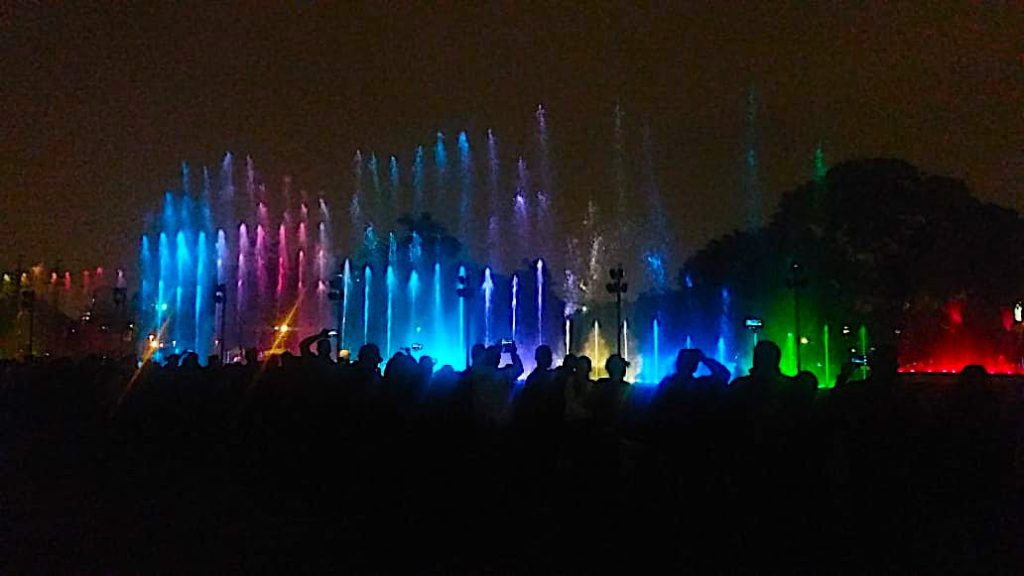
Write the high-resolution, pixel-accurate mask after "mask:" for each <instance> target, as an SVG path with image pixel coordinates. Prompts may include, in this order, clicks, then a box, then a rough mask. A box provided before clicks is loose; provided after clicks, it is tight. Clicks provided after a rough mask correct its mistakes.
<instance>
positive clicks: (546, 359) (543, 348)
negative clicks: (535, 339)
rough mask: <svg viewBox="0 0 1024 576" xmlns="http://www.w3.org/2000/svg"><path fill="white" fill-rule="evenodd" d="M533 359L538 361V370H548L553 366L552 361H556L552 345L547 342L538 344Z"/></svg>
mask: <svg viewBox="0 0 1024 576" xmlns="http://www.w3.org/2000/svg"><path fill="white" fill-rule="evenodd" d="M533 359H534V360H536V361H537V369H538V370H548V369H549V368H551V364H552V362H554V359H553V358H552V354H551V347H550V346H548V345H547V344H541V345H540V346H537V350H535V351H534V353H533Z"/></svg>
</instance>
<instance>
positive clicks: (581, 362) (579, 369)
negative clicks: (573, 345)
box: [576, 354, 594, 378]
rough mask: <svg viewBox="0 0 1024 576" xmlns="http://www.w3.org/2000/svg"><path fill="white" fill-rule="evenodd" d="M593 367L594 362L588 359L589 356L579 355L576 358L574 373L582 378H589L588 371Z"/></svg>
mask: <svg viewBox="0 0 1024 576" xmlns="http://www.w3.org/2000/svg"><path fill="white" fill-rule="evenodd" d="M593 369H594V363H593V362H591V361H590V356H587V355H585V354H584V355H581V356H579V357H578V358H576V373H577V374H579V375H580V376H581V377H583V378H590V372H591V371H592V370H593Z"/></svg>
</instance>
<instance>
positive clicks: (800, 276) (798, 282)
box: [786, 262, 807, 372]
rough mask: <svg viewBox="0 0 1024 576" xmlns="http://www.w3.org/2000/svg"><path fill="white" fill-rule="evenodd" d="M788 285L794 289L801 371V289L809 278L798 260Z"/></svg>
mask: <svg viewBox="0 0 1024 576" xmlns="http://www.w3.org/2000/svg"><path fill="white" fill-rule="evenodd" d="M786 287H788V288H789V289H790V290H792V291H793V336H794V337H795V339H796V371H797V372H799V371H800V370H801V369H802V364H801V361H800V347H801V340H800V289H801V288H806V287H807V278H805V277H804V269H803V268H802V267H801V266H800V264H799V263H798V262H793V264H792V265H790V267H789V278H787V279H786Z"/></svg>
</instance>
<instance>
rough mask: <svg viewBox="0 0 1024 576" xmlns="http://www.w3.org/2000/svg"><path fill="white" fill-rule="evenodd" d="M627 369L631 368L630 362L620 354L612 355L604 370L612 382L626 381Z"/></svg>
mask: <svg viewBox="0 0 1024 576" xmlns="http://www.w3.org/2000/svg"><path fill="white" fill-rule="evenodd" d="M626 368H629V362H627V361H626V359H625V358H623V357H622V356H619V355H618V354H612V355H611V356H609V357H608V360H606V361H605V363H604V369H605V371H607V372H608V377H609V378H611V379H612V380H622V379H624V378H625V377H626Z"/></svg>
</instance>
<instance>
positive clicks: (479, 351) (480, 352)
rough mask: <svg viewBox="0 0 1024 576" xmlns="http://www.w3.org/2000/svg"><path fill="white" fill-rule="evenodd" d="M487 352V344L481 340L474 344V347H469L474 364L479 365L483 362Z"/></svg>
mask: <svg viewBox="0 0 1024 576" xmlns="http://www.w3.org/2000/svg"><path fill="white" fill-rule="evenodd" d="M486 353H487V346H484V345H483V344H480V343H479V342H477V343H476V344H473V347H472V348H470V349H469V357H470V359H471V362H472V366H477V365H478V364H481V363H483V361H484V355H485V354H486Z"/></svg>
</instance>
